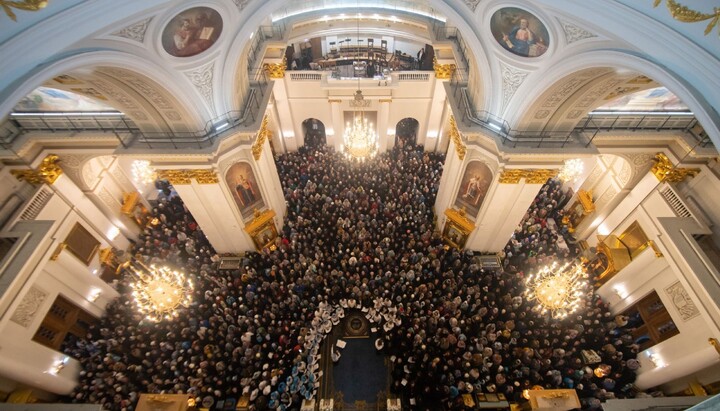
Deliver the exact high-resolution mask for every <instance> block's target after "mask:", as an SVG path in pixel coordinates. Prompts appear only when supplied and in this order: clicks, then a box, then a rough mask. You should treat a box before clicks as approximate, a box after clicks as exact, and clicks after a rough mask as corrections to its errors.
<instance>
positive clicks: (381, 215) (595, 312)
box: [68, 139, 639, 410]
mask: <svg viewBox="0 0 720 411" xmlns="http://www.w3.org/2000/svg"><path fill="white" fill-rule="evenodd" d="M276 166H277V170H278V173H279V175H280V178H281V181H282V186H283V190H284V195H285V198H286V200H287V216H286V218H285V221H284V225H283V227H282V230H281V231H280V233H279V236H278V238H277V239H276V241H275V243H274V245H275V246H274V247H269V248H265V249H263V250H262V251H261V252H257V253H247V254H246V255H245V256H244V257H243V258H242V261H241V264H240V269H237V270H220V269H219V265H218V262H219V260H220V257H219V256H217V255H216V254H215V252H214V251H213V249H212V247H211V245H210V244H209V243H208V241H207V240H206V238H205V237H204V235H203V233H202V231H201V228H200V227H198V225H197V224H196V223H195V221H194V220H193V218H192V215H191V214H190V213H189V212H188V211H187V209H185V208H184V206H183V204H182V201H181V200H180V198H179V197H177V196H176V195H174V193H173V192H172V191H170V190H168V191H167V193H169V195H166V196H163V197H162V198H161V199H160V201H159V204H158V205H157V207H156V208H155V209H154V210H152V211H153V214H154V216H155V217H157V219H158V220H157V221H158V224H157V225H154V226H153V225H150V226H148V228H146V229H145V231H144V233H143V235H142V241H140V242H139V243H138V244H137V247H136V249H135V250H134V252H135V253H136V254H135V255H136V258H138V259H141V260H143V261H145V262H148V263H162V264H167V265H171V266H175V267H180V268H182V269H183V270H184V271H185V272H186V273H187V274H188V275H189V276H190V277H192V279H193V281H194V283H195V284H196V287H195V291H194V295H193V303H192V305H191V306H190V307H189V308H187V309H183V310H182V312H181V313H180V317H179V318H178V319H176V320H174V321H172V322H171V321H164V322H160V323H152V322H148V321H146V320H144V319H143V318H142V316H141V315H140V314H138V313H137V311H136V309H135V307H134V303H133V300H132V297H131V294H130V290H129V279H127V278H120V279H119V280H118V282H117V289H118V291H119V292H120V297H119V298H118V299H117V300H115V301H114V302H112V303H111V304H110V305H109V306H108V308H107V314H106V316H105V317H103V318H102V320H101V321H100V323H99V324H98V325H96V326H93V327H92V328H91V330H90V332H89V334H88V336H87V338H86V339H84V340H80V341H78V342H77V343H76V344H75V345H74V346H73V347H69V348H68V354H69V355H72V356H73V357H75V358H77V359H79V360H80V361H81V363H82V367H83V371H82V373H81V376H80V384H79V385H78V386H77V388H76V390H75V392H74V393H73V394H72V396H71V397H70V398H69V400H70V401H73V402H78V403H100V404H103V405H104V407H105V408H106V409H108V410H132V409H133V408H134V406H135V403H136V401H137V398H138V395H139V394H140V393H160V392H162V393H189V394H190V395H191V397H193V398H196V399H197V401H198V403H199V404H203V405H205V406H207V407H208V408H211V407H213V406H214V407H216V409H222V408H219V407H220V406H222V407H226V406H227V405H228V404H231V403H232V404H234V402H235V401H237V400H238V399H239V398H240V397H241V396H243V395H246V396H248V397H249V401H250V407H251V408H250V409H254V410H268V409H271V410H274V409H281V410H284V409H299V407H300V403H301V400H302V399H303V398H311V397H313V396H316V395H317V384H316V383H317V382H318V381H317V374H315V373H314V372H312V371H313V370H315V369H317V364H316V363H314V361H313V360H314V358H315V357H314V356H313V355H312V354H313V352H312V351H313V350H314V352H315V353H317V346H318V345H319V344H321V343H322V338H323V335H325V334H327V329H324V328H326V326H327V324H328V322H327V321H331V322H332V324H333V325H334V324H336V323H337V322H338V321H340V320H341V319H338V318H336V317H337V316H338V315H339V314H342V311H343V310H345V311H347V310H350V309H361V308H363V307H364V308H368V309H370V311H369V312H370V313H371V315H372V316H374V317H375V318H374V320H375V321H376V322H378V323H379V325H380V326H379V327H378V329H379V330H380V333H381V334H380V337H379V341H376V347H377V348H378V349H379V351H380V352H381V355H387V356H388V358H390V359H392V362H393V364H392V382H391V386H390V387H391V388H390V391H391V392H390V394H391V395H393V396H399V397H401V398H403V399H404V403H405V404H406V405H407V404H409V400H410V399H413V403H414V404H415V405H413V406H410V409H418V410H425V409H427V410H438V409H442V408H445V409H464V407H465V405H464V404H463V400H462V394H465V393H473V392H474V393H494V394H502V395H503V396H505V397H506V398H507V399H508V400H510V401H524V400H523V399H522V397H521V396H522V393H523V391H524V390H527V389H533V388H546V389H547V388H574V389H576V390H577V391H578V394H579V396H580V398H581V399H582V404H583V408H586V409H597V408H598V407H599V405H600V402H601V401H602V400H605V399H607V398H612V397H629V396H632V395H634V391H633V384H632V383H633V381H634V378H635V371H634V370H636V369H637V367H638V366H639V363H638V362H637V360H636V359H635V354H636V353H637V351H638V347H637V345H635V344H634V341H633V339H632V337H631V334H630V330H629V329H627V328H626V327H624V326H625V325H626V324H627V322H626V321H624V322H623V321H622V320H623V319H622V318H618V319H616V318H613V317H612V316H611V315H610V313H609V312H608V309H607V305H606V304H605V303H604V302H603V301H601V300H600V299H599V297H597V296H596V295H595V294H594V293H593V292H591V291H590V292H588V293H587V296H586V302H585V304H584V306H583V307H582V308H581V309H580V310H579V311H578V312H576V313H575V314H573V315H572V316H571V317H570V318H568V319H566V320H564V321H555V320H551V319H549V318H547V317H546V316H544V315H542V314H540V313H539V312H538V310H537V309H535V304H534V302H530V301H527V299H525V298H524V297H523V289H524V279H525V277H526V276H527V274H528V273H529V272H531V271H532V270H533V269H535V268H536V267H538V266H539V265H541V264H544V263H546V262H548V261H549V260H555V259H560V260H562V259H571V258H574V257H575V253H576V250H573V249H571V248H569V247H566V248H564V249H558V248H557V245H556V244H557V243H558V241H557V240H558V238H560V237H558V236H562V232H560V231H559V230H558V229H557V227H554V226H552V225H551V224H549V221H550V219H551V218H553V217H555V218H557V217H558V216H559V215H560V214H561V213H562V205H563V204H564V201H566V199H565V198H564V196H565V192H564V190H563V189H562V186H561V184H560V183H559V182H558V181H554V180H551V181H549V182H548V184H546V185H545V186H544V187H543V189H542V190H541V192H540V195H538V197H537V199H536V200H535V202H534V203H533V205H532V207H531V208H530V210H529V211H528V213H527V215H526V216H525V218H524V219H523V222H522V223H521V225H520V226H519V227H518V229H517V230H516V233H515V234H514V235H513V238H512V239H511V240H510V242H509V243H508V245H507V247H506V248H505V251H504V254H505V258H504V265H503V268H502V269H497V270H488V269H483V268H482V266H481V264H480V262H479V260H478V258H477V256H476V255H475V254H474V253H473V252H471V251H462V250H457V249H454V248H451V247H448V246H446V245H445V243H444V242H443V239H442V236H441V235H440V233H439V232H438V231H437V230H436V227H435V222H434V213H433V206H434V203H435V197H436V193H437V189H438V184H439V180H440V176H441V174H442V169H443V156H442V155H440V154H439V153H426V152H424V151H423V149H422V147H418V146H416V145H415V144H414V143H413V142H412V141H411V140H410V141H405V140H403V139H399V140H398V144H397V145H396V147H395V148H393V149H392V150H391V151H390V152H388V153H385V154H383V155H380V156H378V157H377V158H375V159H373V160H371V161H367V162H365V163H353V162H349V161H347V160H345V159H344V158H343V157H342V156H341V155H340V154H339V153H336V152H334V151H333V150H332V149H330V148H328V147H325V146H321V147H303V148H301V149H300V150H298V151H297V152H294V153H287V154H283V155H280V156H277V158H276ZM238 235H241V234H238ZM338 307H339V308H338ZM388 312H392V315H391V316H388V315H386V314H387V313H388ZM333 315H334V316H335V317H333ZM322 316H325V321H323V319H322ZM389 322H392V324H389ZM318 329H320V330H321V332H318ZM308 351H311V352H308ZM340 361H342V359H341V360H340ZM598 369H599V370H601V371H602V372H597V370H598ZM220 404H222V405H220ZM441 407H442V408H441ZM233 409H234V408H233Z"/></svg>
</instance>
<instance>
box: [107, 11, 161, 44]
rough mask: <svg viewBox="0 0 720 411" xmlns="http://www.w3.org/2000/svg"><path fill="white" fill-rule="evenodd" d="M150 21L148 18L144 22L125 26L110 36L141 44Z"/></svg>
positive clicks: (150, 18)
mask: <svg viewBox="0 0 720 411" xmlns="http://www.w3.org/2000/svg"><path fill="white" fill-rule="evenodd" d="M152 19H153V18H152V17H148V18H146V19H145V20H141V21H138V22H137V23H133V24H131V25H129V26H126V27H124V28H122V29H120V30H119V31H116V32H114V33H112V34H111V35H112V36H116V37H122V38H126V39H129V40H133V41H137V42H138V43H142V42H143V41H144V40H145V32H146V31H147V28H148V25H149V24H150V21H152Z"/></svg>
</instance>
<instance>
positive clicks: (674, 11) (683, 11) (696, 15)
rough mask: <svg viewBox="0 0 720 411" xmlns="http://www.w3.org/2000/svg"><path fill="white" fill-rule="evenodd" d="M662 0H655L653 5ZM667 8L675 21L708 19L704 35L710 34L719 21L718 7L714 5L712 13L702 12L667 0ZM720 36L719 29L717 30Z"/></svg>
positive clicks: (655, 5)
mask: <svg viewBox="0 0 720 411" xmlns="http://www.w3.org/2000/svg"><path fill="white" fill-rule="evenodd" d="M661 2H662V0H655V4H654V5H653V7H657V6H659V5H660V3H661ZM667 8H668V10H669V11H670V15H671V16H672V17H673V18H674V19H675V20H677V21H681V22H683V23H697V22H700V21H705V20H710V23H708V25H707V27H705V35H706V36H707V35H708V34H710V32H711V31H713V29H714V28H715V26H717V24H718V21H720V7H714V8H713V11H712V13H703V12H700V11H697V10H692V9H690V8H689V7H687V6H685V5H682V4H680V3H679V2H677V1H676V0H667ZM718 35H719V36H720V30H718Z"/></svg>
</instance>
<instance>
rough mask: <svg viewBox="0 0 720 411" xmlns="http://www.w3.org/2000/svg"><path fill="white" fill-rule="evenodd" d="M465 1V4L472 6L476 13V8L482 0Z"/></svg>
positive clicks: (471, 8)
mask: <svg viewBox="0 0 720 411" xmlns="http://www.w3.org/2000/svg"><path fill="white" fill-rule="evenodd" d="M464 1H465V5H466V6H468V7H469V8H470V10H472V11H473V13H475V9H476V8H477V6H478V4H480V1H481V0H464Z"/></svg>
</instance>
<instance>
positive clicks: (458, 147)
mask: <svg viewBox="0 0 720 411" xmlns="http://www.w3.org/2000/svg"><path fill="white" fill-rule="evenodd" d="M450 139H451V140H452V142H453V143H455V151H456V152H457V155H458V158H459V159H460V160H463V159H464V158H465V153H467V147H466V146H465V143H463V141H462V136H461V135H460V130H458V127H457V122H455V116H450Z"/></svg>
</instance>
